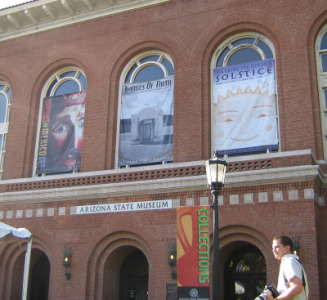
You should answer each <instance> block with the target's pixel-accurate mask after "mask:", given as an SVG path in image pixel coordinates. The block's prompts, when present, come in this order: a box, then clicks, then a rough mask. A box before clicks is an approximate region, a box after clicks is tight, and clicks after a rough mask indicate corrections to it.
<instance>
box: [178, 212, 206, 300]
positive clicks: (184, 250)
mask: <svg viewBox="0 0 327 300" xmlns="http://www.w3.org/2000/svg"><path fill="white" fill-rule="evenodd" d="M209 209H210V208H209V206H192V207H178V208H177V295H178V296H177V299H183V300H189V299H190V300H191V299H203V300H209V286H210V280H209V273H210V237H209V228H211V227H212V224H211V222H210V218H209Z"/></svg>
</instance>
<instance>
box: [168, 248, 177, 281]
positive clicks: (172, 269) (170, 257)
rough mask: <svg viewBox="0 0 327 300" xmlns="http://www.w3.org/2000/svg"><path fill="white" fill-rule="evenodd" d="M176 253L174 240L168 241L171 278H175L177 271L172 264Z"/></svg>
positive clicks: (174, 261) (174, 262) (174, 263)
mask: <svg viewBox="0 0 327 300" xmlns="http://www.w3.org/2000/svg"><path fill="white" fill-rule="evenodd" d="M176 253H177V252H176V242H175V241H171V242H168V264H169V265H170V267H171V277H172V278H173V279H176V278H177V272H176V270H175V269H174V266H175V265H176Z"/></svg>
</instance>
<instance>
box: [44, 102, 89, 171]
mask: <svg viewBox="0 0 327 300" xmlns="http://www.w3.org/2000/svg"><path fill="white" fill-rule="evenodd" d="M84 114H85V104H79V105H72V106H68V107H66V108H65V109H64V110H63V111H62V112H60V113H58V114H56V115H54V116H53V123H52V124H51V126H50V137H51V140H52V147H53V152H54V154H53V160H54V161H53V163H54V164H55V165H56V167H58V168H60V170H61V171H69V170H74V169H76V165H78V164H80V160H81V151H82V144H83V127H84Z"/></svg>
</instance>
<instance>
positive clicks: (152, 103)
mask: <svg viewBox="0 0 327 300" xmlns="http://www.w3.org/2000/svg"><path fill="white" fill-rule="evenodd" d="M173 116H174V76H170V77H166V78H163V79H160V80H155V81H148V82H141V83H130V84H125V85H123V90H122V103H121V117H120V142H119V160H118V164H119V166H126V165H142V164H149V163H156V162H162V161H172V160H173Z"/></svg>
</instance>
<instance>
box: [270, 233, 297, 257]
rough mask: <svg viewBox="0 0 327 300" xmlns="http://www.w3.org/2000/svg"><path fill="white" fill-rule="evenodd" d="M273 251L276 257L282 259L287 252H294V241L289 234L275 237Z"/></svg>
mask: <svg viewBox="0 0 327 300" xmlns="http://www.w3.org/2000/svg"><path fill="white" fill-rule="evenodd" d="M272 251H273V253H274V256H275V258H276V259H279V260H281V259H282V257H283V256H284V255H285V254H291V253H293V242H292V240H291V239H290V238H289V237H287V236H278V237H275V238H273V242H272Z"/></svg>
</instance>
